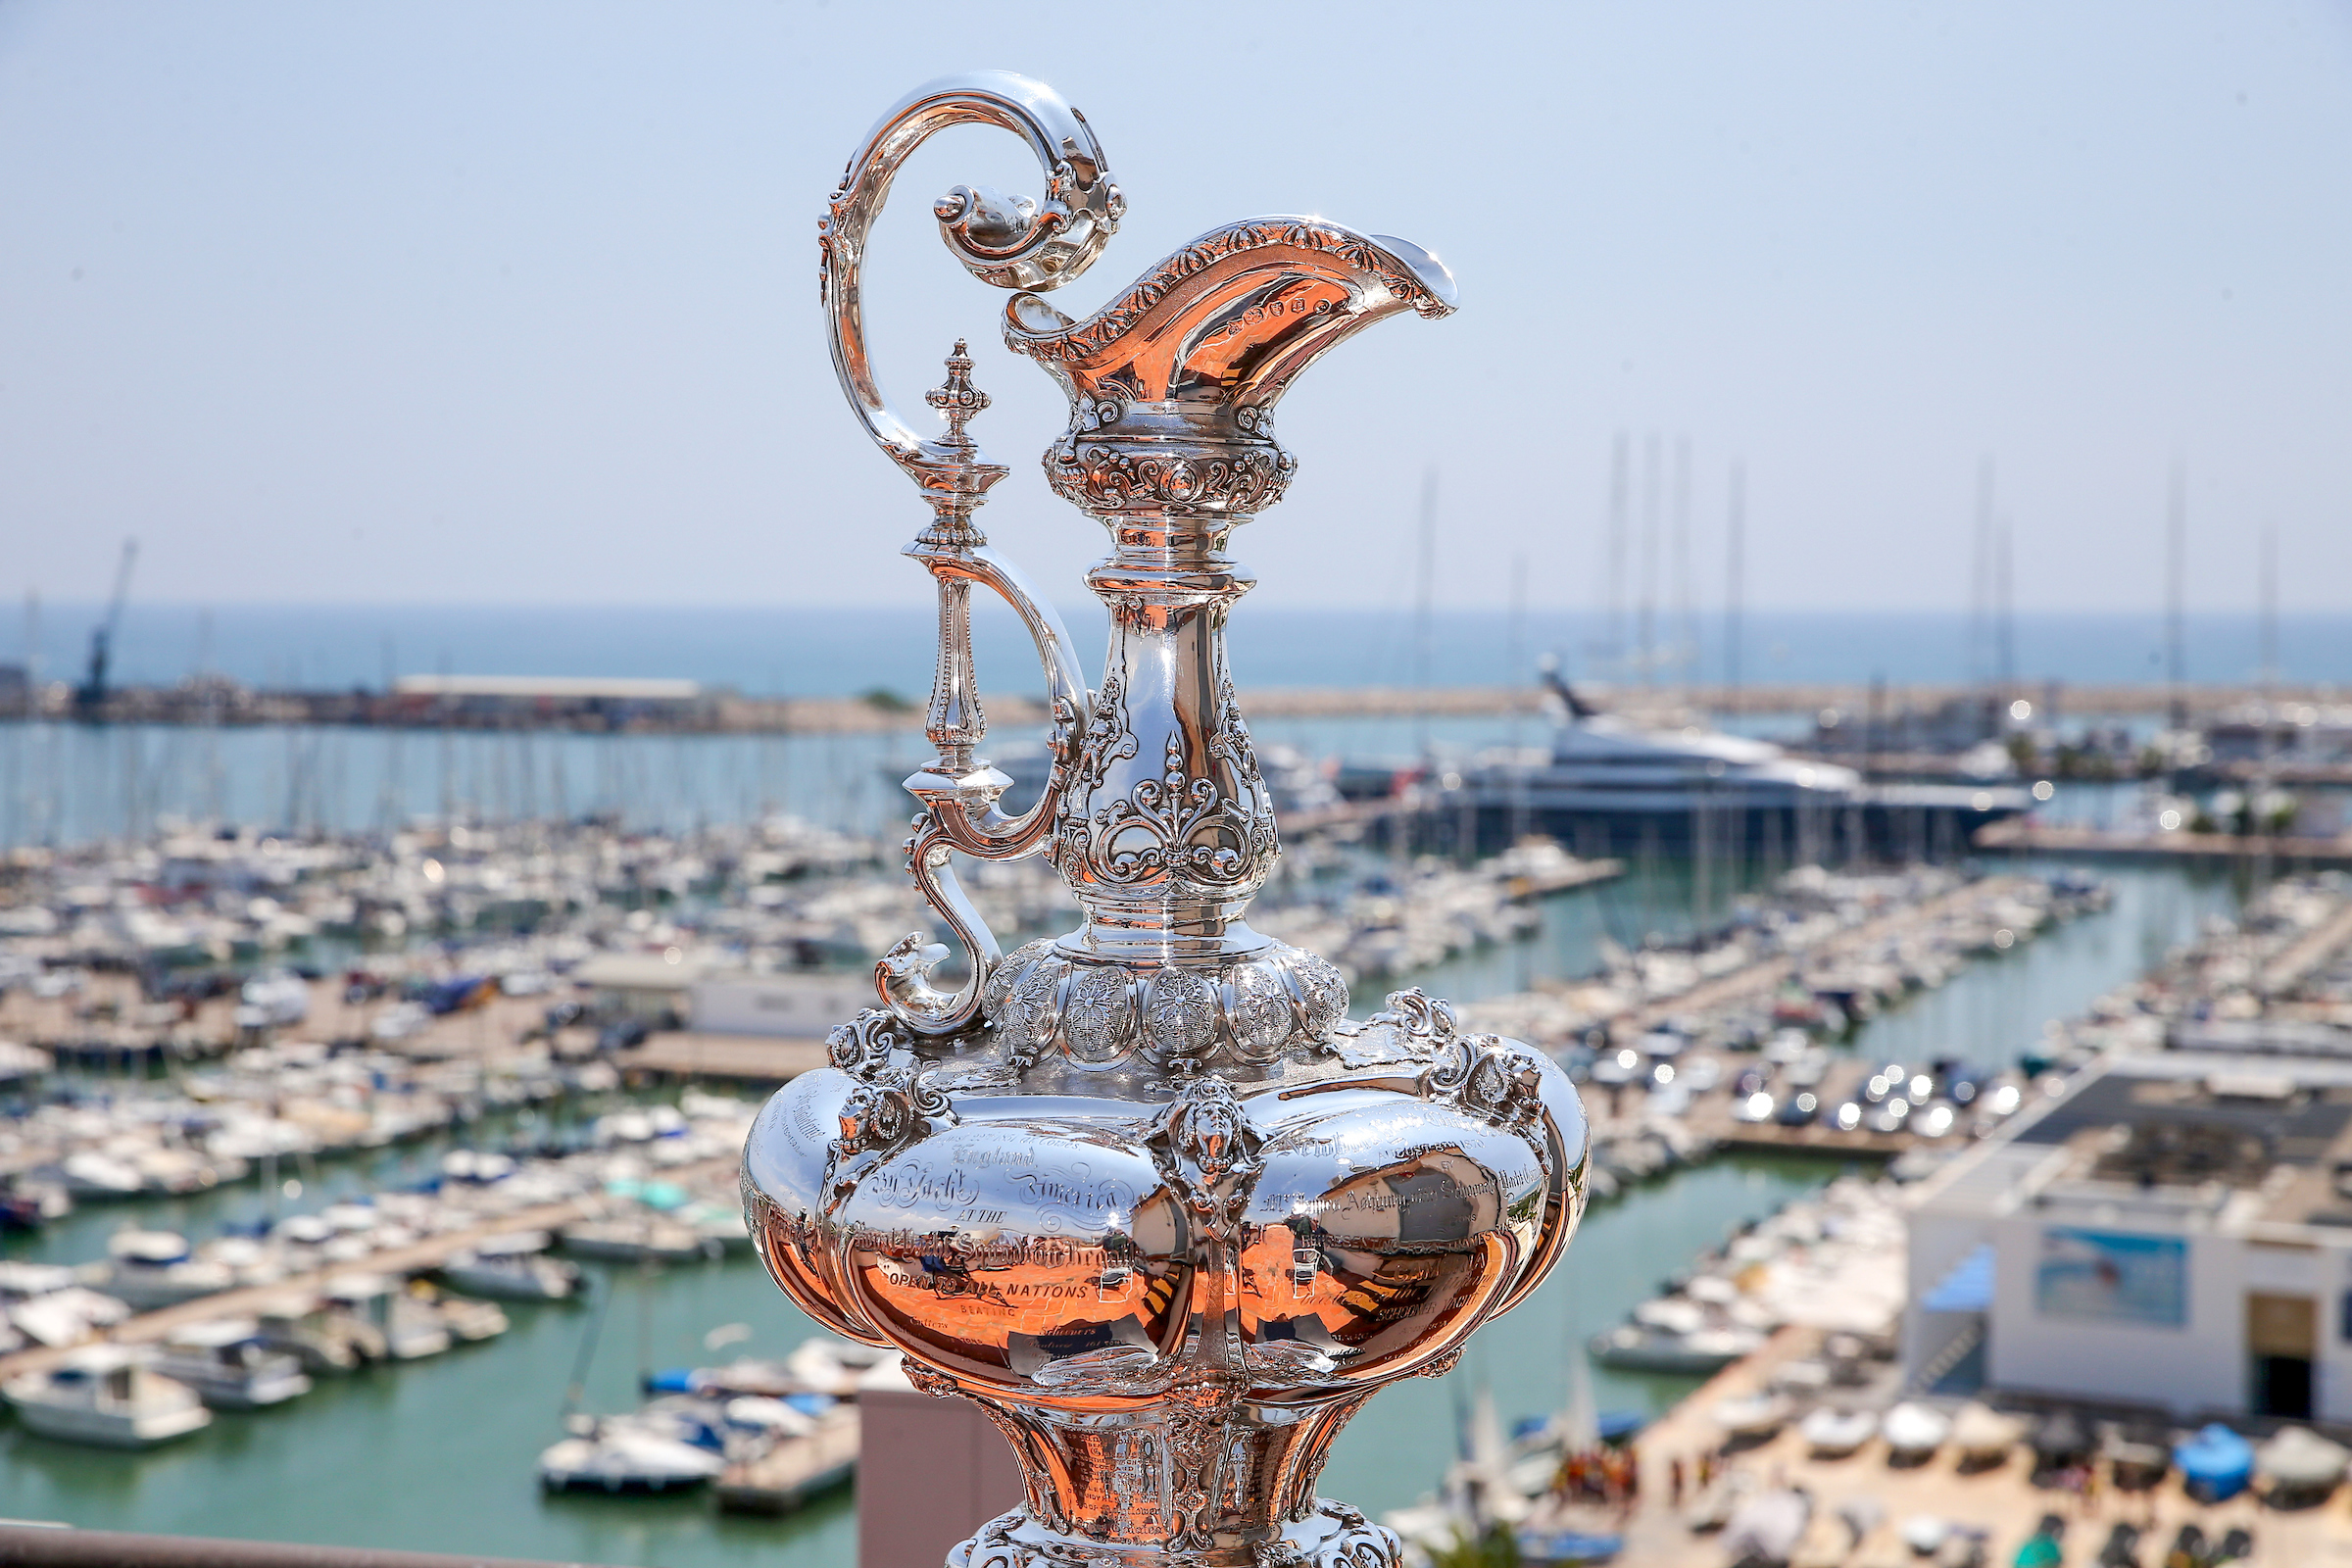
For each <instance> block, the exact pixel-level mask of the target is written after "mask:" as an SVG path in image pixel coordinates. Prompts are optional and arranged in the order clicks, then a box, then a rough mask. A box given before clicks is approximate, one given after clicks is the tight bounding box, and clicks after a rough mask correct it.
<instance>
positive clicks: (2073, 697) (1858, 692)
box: [0, 676, 2342, 777]
mask: <svg viewBox="0 0 2352 1568" xmlns="http://www.w3.org/2000/svg"><path fill="white" fill-rule="evenodd" d="M61 693H62V688H61ZM1610 695H1611V698H1612V700H1613V701H1616V702H1619V703H1621V704H1622V705H1623V706H1624V707H1625V708H1626V709H1627V710H1628V711H1633V710H1637V709H1639V710H1642V711H1644V712H1650V711H1655V712H1657V713H1660V714H1662V713H1664V712H1665V711H1667V710H1668V709H1671V710H1673V711H1677V712H1693V711H1696V712H1712V713H1724V714H1747V715H1757V714H1777V713H1816V712H1820V711H1824V710H1835V711H1838V712H1840V713H1846V714H1851V715H1854V716H1855V717H1857V718H1858V717H1860V716H1861V715H1863V714H1865V713H1868V712H1872V711H1887V712H1902V711H1930V710H1933V709H1935V708H1936V707H1938V706H1940V705H1943V704H1946V703H1949V702H1952V701H1954V700H1957V699H1966V698H1975V699H1979V700H1981V699H1983V697H1984V696H1985V690H1984V688H1982V687H1962V686H1956V685H1916V686H1902V687H1888V688H1884V689H1880V690H1878V691H1875V692H1874V690H1873V689H1872V688H1871V687H1869V686H1866V685H1850V684H1835V683H1773V684H1758V685H1746V684H1742V685H1740V686H1729V687H1726V686H1686V687H1676V688H1672V689H1664V690H1657V691H1645V690H1641V689H1636V688H1625V689H1620V690H1617V691H1613V692H1612V693H1611V694H1610ZM2032 695H2033V697H2034V700H2035V702H2036V704H2037V705H2038V704H2042V703H2046V702H2048V701H2050V694H2049V693H2048V691H2047V689H2045V688H2036V689H2035V690H2034V692H2033V694H2032ZM1241 698H1242V707H1243V709H1244V711H1247V712H1248V714H1249V715H1250V718H1251V719H1252V720H1258V719H1361V718H1418V717H1440V718H1459V717H1493V716H1503V715H1508V714H1513V713H1518V714H1528V715H1538V714H1541V713H1543V712H1544V711H1545V707H1544V694H1543V693H1542V692H1541V691H1540V690H1538V689H1537V688H1535V687H1533V686H1447V687H1423V686H1354V687H1336V686H1335V687H1257V688H1253V689H1250V690H1247V691H1244V692H1243V693H1242V694H1241ZM2266 698H2267V700H2268V701H2269V702H2271V703H2273V704H2278V703H2298V704H2306V705H2313V704H2325V703H2331V702H2333V701H2334V700H2335V699H2334V698H2333V697H2332V696H2331V695H2330V694H2329V693H2328V692H2327V690H2325V689H2323V688H2320V687H2296V688H2283V689H2274V690H2270V691H2267V692H2266V691H2265V690H2264V689H2262V688H2260V687H2256V686H2232V685H2211V686H2196V687H2191V688H2188V689H2187V690H2185V691H2182V692H2179V693H2176V692H2174V691H2173V690H2172V689H2170V688H2168V687H2166V686H2162V685H2144V686H2123V685H2107V686H2072V687H2067V688H2064V690H2063V692H2062V694H2061V696H2060V700H2061V701H2062V702H2063V704H2064V706H2065V709H2066V710H2067V711H2069V712H2072V713H2077V714H2098V715H2102V716H2113V717H2130V716H2150V717H2169V716H2170V715H2171V713H2172V711H2173V709H2174V706H2175V704H2176V703H2178V704H2179V705H2180V708H2181V709H2182V710H2183V711H2184V712H2185V715H2186V716H2187V717H2188V718H2190V719H2191V721H2192V722H2193V721H2201V720H2205V719H2210V718H2213V717H2215V716H2218V715H2219V714H2221V713H2222V712H2223V711H2227V710H2229V709H2231V708H2236V707H2242V706H2244V705H2247V704H2251V703H2258V702H2262V701H2264V700H2266ZM981 700H982V702H983V703H984V705H985V706H986V708H987V711H988V713H989V716H990V717H991V718H992V719H994V720H995V721H996V722H997V723H998V724H1000V725H1002V726H1005V727H1008V728H1021V727H1030V726H1036V727H1040V728H1042V727H1044V726H1045V725H1047V724H1049V723H1051V722H1052V716H1053V715H1052V714H1051V712H1050V711H1048V710H1047V707H1046V705H1045V703H1044V702H1042V701H1041V700H1040V699H1039V698H1038V696H1037V695H1036V694H1035V693H1034V692H1031V691H1027V690H1020V691H1005V692H984V693H983V694H982V697H981ZM51 702H52V705H53V706H51V707H48V708H45V709H43V710H41V711H40V716H42V717H47V718H64V717H67V716H69V715H70V714H71V713H72V711H73V709H72V699H71V697H70V696H65V695H60V696H59V697H57V698H55V699H52V700H51ZM17 716H18V714H17V713H16V712H13V711H12V712H9V713H0V721H5V720H7V719H12V718H15V717H17ZM95 716H96V717H97V718H98V719H99V720H100V721H102V722H107V723H118V724H187V725H214V726H231V727H236V726H246V725H254V724H335V725H365V726H376V727H394V728H410V729H474V730H526V729H538V730H545V729H563V730H577V731H587V732H597V733H611V732H626V733H638V734H643V733H656V734H872V733H882V732H891V731H909V732H912V731H919V730H920V729H921V728H922V726H923V703H922V701H921V699H920V697H919V695H912V694H908V695H896V696H894V695H889V694H884V695H881V696H878V697H752V696H745V695H742V694H740V693H737V692H732V691H725V690H720V689H717V688H706V687H702V686H699V685H697V684H696V683H694V682H691V681H665V680H634V681H632V680H593V681H590V680H577V679H568V680H567V679H560V678H543V677H495V676H493V677H483V676H471V677H468V676H457V677H430V676H408V677H403V678H402V679H401V680H400V681H398V682H396V683H395V685H394V688H393V689H391V690H366V689H362V690H353V689H349V688H345V689H342V690H333V691H321V690H306V689H276V688H260V687H249V686H246V685H243V684H241V683H238V682H234V681H224V680H219V679H213V680H207V681H202V682H189V683H182V684H178V685H172V686H123V687H119V688H116V689H114V690H112V691H110V692H109V693H108V695H107V699H106V703H105V706H104V707H103V708H102V709H101V710H100V711H98V713H97V714H96V715H95ZM2341 773H2342V770H2341V769H2336V770H2334V771H2333V772H2331V773H2329V774H2328V776H2329V777H2335V776H2341Z"/></svg>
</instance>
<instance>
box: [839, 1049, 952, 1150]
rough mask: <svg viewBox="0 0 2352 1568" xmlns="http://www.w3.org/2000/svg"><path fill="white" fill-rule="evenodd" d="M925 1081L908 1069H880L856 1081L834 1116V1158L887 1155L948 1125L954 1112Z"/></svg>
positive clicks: (922, 1075) (924, 1074)
mask: <svg viewBox="0 0 2352 1568" xmlns="http://www.w3.org/2000/svg"><path fill="white" fill-rule="evenodd" d="M928 1078H929V1074H928V1072H926V1071H918V1070H917V1069H915V1068H912V1067H880V1068H876V1069H873V1070H872V1071H871V1072H870V1073H868V1074H867V1075H865V1076H864V1077H862V1078H861V1079H860V1081H859V1082H858V1087H857V1088H855V1089H853V1090H851V1091H850V1092H849V1094H847V1095H846V1096H844V1097H843V1098H842V1102H841V1108H840V1110H839V1111H838V1112H836V1113H835V1119H836V1121H837V1122H838V1123H839V1127H840V1136H839V1137H837V1138H835V1139H834V1140H833V1152H834V1155H835V1157H836V1158H837V1159H844V1158H849V1157H851V1156H854V1155H858V1154H870V1153H886V1152H892V1151H895V1150H898V1149H902V1148H904V1147H906V1146H907V1145H908V1144H910V1143H912V1142H914V1141H915V1140H916V1139H917V1138H919V1137H921V1136H922V1135H923V1134H924V1133H925V1132H927V1131H929V1130H930V1129H931V1127H932V1126H933V1125H935V1124H943V1123H945V1124H952V1123H953V1122H954V1121H955V1120H956V1112H955V1109H954V1107H953V1106H952V1105H951V1104H950V1103H949V1102H948V1097H947V1096H946V1095H945V1094H942V1093H941V1092H940V1091H939V1089H938V1088H937V1087H936V1086H934V1085H933V1084H931V1083H930V1082H929V1081H928Z"/></svg>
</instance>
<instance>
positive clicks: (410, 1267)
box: [0, 1159, 735, 1382]
mask: <svg viewBox="0 0 2352 1568" xmlns="http://www.w3.org/2000/svg"><path fill="white" fill-rule="evenodd" d="M734 1167H735V1161H734V1160H732V1159H719V1160H709V1161H706V1162H704V1163H702V1164H697V1165H681V1166H678V1167H676V1168H674V1169H669V1170H664V1171H662V1179H663V1180H664V1181H669V1182H675V1183H679V1184H691V1183H695V1182H712V1181H715V1182H720V1183H723V1182H725V1180H726V1179H727V1178H728V1177H729V1176H730V1175H731V1174H733V1171H734ZM606 1202H607V1200H605V1199H604V1198H603V1197H602V1196H601V1195H597V1196H592V1197H585V1198H577V1199H570V1200H567V1201H564V1202H560V1203H542V1204H538V1205H535V1206H533V1207H530V1208H521V1209H516V1210H515V1211H514V1212H512V1213H508V1214H500V1215H497V1216H496V1217H494V1218H491V1219H488V1220H484V1221H482V1222H481V1223H479V1224H475V1225H469V1226H466V1228H465V1229H463V1230H454V1231H444V1232H442V1233H441V1234H439V1235H437V1236H427V1237H424V1238H422V1239H421V1240H418V1241H416V1242H412V1243H409V1244H408V1245H407V1246H404V1247H394V1248H386V1249H384V1250H381V1251H377V1252H373V1253H370V1254H369V1255H368V1256H367V1257H365V1258H362V1259H359V1260H358V1261H355V1262H348V1263H330V1264H327V1265H325V1266H324V1267H320V1268H316V1269H311V1270H308V1271H306V1272H304V1273H300V1274H289V1275H287V1276H286V1277H285V1278H283V1279H279V1280H272V1281H270V1283H269V1284H267V1285H247V1286H240V1287H238V1288H236V1289H234V1290H228V1291H220V1292H217V1293H215V1294H213V1295H211V1296H199V1297H197V1298H195V1299H192V1300H186V1301H181V1302H178V1303H177V1304H175V1305H172V1306H166V1307H159V1308H157V1309H156V1310H154V1311H152V1312H141V1313H139V1314H137V1315H136V1316H134V1317H130V1318H127V1319H125V1320H124V1321H123V1322H121V1323H119V1324H117V1325H115V1327H113V1328H112V1329H109V1330H107V1331H106V1332H105V1333H104V1334H103V1335H102V1336H100V1338H101V1339H103V1340H104V1341H107V1342H109V1343H112V1344H116V1345H153V1344H155V1343H157V1342H158V1341H160V1340H164V1339H167V1338H169V1337H170V1336H171V1335H172V1333H173V1332H175V1331H177V1330H179V1329H182V1328H185V1327H187V1326H189V1325H190V1324H194V1323H205V1322H210V1321H212V1320H213V1319H215V1318H223V1317H254V1316H259V1315H260V1314H261V1313H262V1312H263V1311H265V1310H266V1309H267V1308H269V1307H270V1306H271V1305H273V1304H274V1303H276V1302H279V1301H282V1300H284V1299H287V1298H288V1297H301V1296H304V1295H306V1294H313V1293H317V1292H319V1291H323V1290H325V1289H326V1288H327V1284H328V1282H329V1281H330V1280H334V1279H338V1278H341V1277H343V1276H345V1275H350V1274H391V1275H408V1274H421V1273H423V1272H425V1271H426V1270H428V1269H434V1268H438V1267H440V1266H441V1265H442V1264H443V1263H445V1262H447V1261H449V1259H450V1258H451V1257H453V1256H455V1255H456V1254H458V1253H459V1252H462V1251H466V1250H468V1249H470V1248H473V1247H476V1246H478V1245H480V1244H481V1242H482V1241H483V1240H484V1239H486V1238H488V1237H492V1236H503V1235H508V1234H511V1233H513V1232H515V1231H534V1230H537V1231H561V1230H563V1229H564V1226H566V1225H571V1224H575V1223H577V1222H578V1221H580V1220H583V1219H586V1218H588V1217H590V1216H591V1215H593V1214H596V1213H598V1212H600V1211H601V1210H602V1209H603V1208H604V1207H605V1206H606ZM81 1348H82V1347H81V1346H72V1345H43V1346H35V1347H32V1348H27V1349H23V1350H18V1351H15V1352H13V1353H11V1354H7V1355H0V1382H6V1381H7V1380H8V1379H10V1378H13V1377H17V1376H19V1375H20V1374H23V1373H25V1372H43V1371H47V1370H48V1369H49V1368H51V1367H53V1366H56V1365H58V1364H59V1363H60V1362H63V1361H66V1360H69V1359H71V1358H72V1357H73V1355H74V1354H75V1353H76V1352H77V1351H79V1350H80V1349H81Z"/></svg>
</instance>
